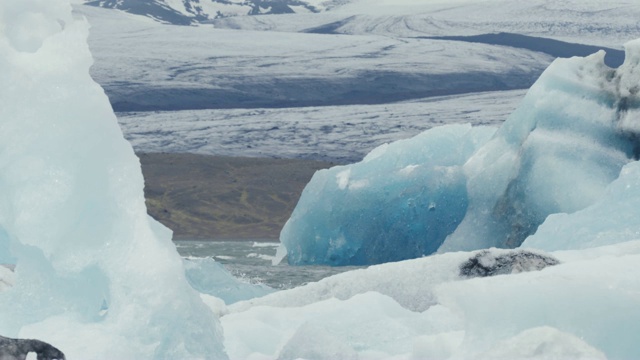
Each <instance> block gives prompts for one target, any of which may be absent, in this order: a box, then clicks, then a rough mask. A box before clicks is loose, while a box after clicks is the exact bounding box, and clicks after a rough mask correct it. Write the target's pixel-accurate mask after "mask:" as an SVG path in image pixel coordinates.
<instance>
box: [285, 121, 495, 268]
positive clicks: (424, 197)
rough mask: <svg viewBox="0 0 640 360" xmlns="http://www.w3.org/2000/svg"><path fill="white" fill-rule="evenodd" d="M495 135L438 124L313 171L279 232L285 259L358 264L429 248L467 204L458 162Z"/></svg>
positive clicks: (430, 250) (448, 230) (418, 253)
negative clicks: (347, 163)
mask: <svg viewBox="0 0 640 360" xmlns="http://www.w3.org/2000/svg"><path fill="white" fill-rule="evenodd" d="M493 132H494V129H493V128H488V127H475V128H474V127H471V126H470V125H449V126H443V127H438V128H434V129H431V130H429V131H426V132H424V133H422V134H421V135H419V136H417V137H414V138H412V139H410V140H401V141H398V142H395V143H392V144H388V145H386V144H385V145H381V146H380V147H378V148H376V149H374V150H373V151H372V152H371V153H369V155H367V156H366V157H365V158H364V159H363V160H362V161H361V162H360V163H357V164H355V165H350V166H338V167H334V168H331V169H328V170H321V171H318V172H316V173H315V175H314V176H313V178H312V180H311V182H310V183H309V184H308V185H307V187H306V188H305V190H304V192H303V194H302V197H301V199H300V201H299V202H298V205H297V206H296V209H295V210H294V212H293V214H292V215H291V218H290V219H289V221H287V223H286V225H285V226H284V228H283V230H282V233H281V236H280V241H281V242H282V244H283V245H284V247H286V249H287V254H288V261H289V263H290V264H298V265H300V264H331V265H362V264H371V263H380V262H388V261H394V260H402V259H407V258H414V257H419V256H422V255H426V254H431V253H433V252H435V251H436V250H437V249H438V247H439V246H440V244H441V243H442V242H443V241H444V239H445V237H446V236H447V235H448V234H450V233H451V232H452V231H453V230H454V229H455V228H456V226H457V225H458V224H459V223H460V221H462V218H463V217H464V214H465V211H466V208H467V204H468V199H467V194H466V182H465V177H464V174H463V172H462V165H463V164H464V163H465V162H466V161H467V159H468V158H469V156H470V155H471V154H472V153H473V152H475V151H476V150H477V148H478V146H480V145H481V144H484V143H485V142H486V141H487V139H488V138H489V137H490V136H491V135H492V134H493Z"/></svg>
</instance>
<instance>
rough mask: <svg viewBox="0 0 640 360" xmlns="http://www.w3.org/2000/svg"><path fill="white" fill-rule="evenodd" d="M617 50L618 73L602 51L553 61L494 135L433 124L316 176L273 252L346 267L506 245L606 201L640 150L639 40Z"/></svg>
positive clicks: (295, 261) (295, 259)
mask: <svg viewBox="0 0 640 360" xmlns="http://www.w3.org/2000/svg"><path fill="white" fill-rule="evenodd" d="M626 55H627V58H626V60H625V62H624V64H623V65H621V66H620V67H619V68H618V69H611V68H609V67H607V66H606V65H605V64H604V62H603V60H604V52H602V51H601V52H598V53H596V54H593V55H591V56H588V57H586V58H578V57H575V58H570V59H557V60H556V61H554V62H553V63H552V64H551V65H550V66H549V68H548V69H547V70H545V72H544V73H543V74H542V75H541V76H540V79H539V80H538V81H537V82H536V83H535V84H534V85H533V86H532V87H531V89H530V90H529V91H528V93H527V95H526V96H525V97H524V99H523V101H522V103H521V104H520V106H519V107H518V108H517V109H516V111H514V112H513V113H512V115H511V116H510V117H509V118H508V119H507V120H506V121H505V123H504V124H503V125H502V126H501V127H500V128H499V129H498V130H497V131H496V132H495V134H493V136H492V137H491V138H489V136H490V135H491V134H492V133H491V131H490V130H488V129H484V128H473V129H469V128H464V127H455V126H454V127H451V126H448V127H442V128H435V129H431V130H427V131H426V132H424V133H422V134H421V135H419V136H417V137H415V138H413V139H409V140H404V141H399V142H394V143H391V144H389V145H387V146H382V147H380V148H378V149H375V150H374V151H372V152H371V153H370V154H369V155H368V156H367V157H366V158H365V159H364V160H363V161H362V162H360V163H357V164H353V165H348V166H342V167H335V168H332V169H329V170H323V171H320V172H318V173H316V175H315V176H314V177H313V179H312V180H311V182H310V183H309V184H308V185H307V188H306V189H305V190H304V192H303V194H302V197H301V199H300V201H299V203H298V205H297V207H296V209H295V210H294V212H293V214H292V216H291V218H290V219H289V221H288V222H287V224H286V226H285V228H284V229H283V231H282V233H281V241H282V244H283V245H282V249H280V252H279V253H280V256H281V257H282V256H283V255H284V254H285V253H286V255H287V256H288V261H289V263H291V264H309V263H316V264H331V265H347V264H373V263H381V262H387V261H396V260H401V259H407V258H414V257H419V256H423V255H428V254H431V253H434V252H436V251H437V252H447V251H459V250H474V249H482V248H488V247H492V246H495V247H506V248H514V247H517V246H520V245H521V244H522V243H523V242H524V241H525V239H526V238H527V237H528V236H530V235H532V234H534V233H535V232H536V230H537V229H538V227H539V226H540V225H541V224H543V223H544V222H545V220H546V219H547V217H548V216H549V215H552V214H573V213H575V212H577V211H579V210H582V209H585V208H587V207H589V206H591V205H594V204H596V203H597V202H598V201H601V202H602V201H604V202H607V200H603V197H606V196H608V195H607V194H608V193H607V187H608V186H609V184H611V183H612V182H613V181H614V180H616V179H617V178H618V176H619V174H620V170H621V169H622V168H623V166H624V165H625V164H627V163H629V162H632V161H634V160H636V159H637V158H638V156H639V155H640V154H639V150H638V149H639V148H640V141H639V140H638V131H639V130H640V126H639V125H638V124H637V122H638V121H637V115H638V111H639V110H638V103H639V101H640V98H639V97H638V95H637V92H638V88H639V87H640V85H638V84H640V70H639V69H640V67H638V62H639V61H640V41H634V42H629V43H627V44H626ZM603 206H604V205H602V206H601V207H600V209H602V207H603ZM554 216H560V217H562V215H554ZM629 217H631V216H629ZM553 218H554V217H553V216H552V217H551V218H550V221H551V220H552V219H553ZM603 221H604V220H601V221H600V222H601V223H602V222H603ZM634 222H635V221H634ZM614 223H615V224H614V225H613V226H614V227H615V226H619V225H620V224H618V223H617V222H614ZM603 226H604V225H603ZM542 228H543V229H544V228H546V227H544V226H543V227H542ZM569 228H570V226H569ZM626 228H628V229H629V230H634V231H635V228H633V229H631V228H630V227H629V226H626ZM532 241H533V240H532ZM536 241H538V242H540V241H546V242H547V243H549V242H552V241H554V240H551V239H550V238H549V237H545V240H536ZM607 243H611V241H610V242H606V241H599V242H593V244H592V246H597V245H604V244H607ZM580 246H588V245H586V242H581V245H580ZM545 248H548V249H562V248H565V247H564V246H563V245H558V247H554V246H552V245H547V246H546V247H545Z"/></svg>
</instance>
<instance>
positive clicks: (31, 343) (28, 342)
mask: <svg viewBox="0 0 640 360" xmlns="http://www.w3.org/2000/svg"><path fill="white" fill-rule="evenodd" d="M30 352H34V353H36V354H37V356H38V357H37V359H38V360H65V356H64V354H63V353H62V351H60V350H58V349H57V348H55V347H53V346H51V345H49V344H47V343H46V342H43V341H40V340H33V339H10V338H6V337H3V336H0V360H25V359H26V358H27V354H28V353H30Z"/></svg>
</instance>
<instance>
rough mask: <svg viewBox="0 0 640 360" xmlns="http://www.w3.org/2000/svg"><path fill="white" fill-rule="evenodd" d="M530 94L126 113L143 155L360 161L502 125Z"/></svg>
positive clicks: (124, 121)
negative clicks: (447, 130) (453, 130)
mask: <svg viewBox="0 0 640 360" xmlns="http://www.w3.org/2000/svg"><path fill="white" fill-rule="evenodd" d="M524 94H525V90H510V91H491V92H483V93H473V94H465V95H451V96H442V97H432V98H427V99H420V100H414V101H407V102H399V103H393V104H384V105H342V106H322V107H300V108H281V109H213V110H183V111H165V112H155V111H154V112H128V113H118V114H117V115H118V121H119V122H120V126H121V127H122V131H123V133H124V136H125V138H126V139H127V140H129V141H130V142H131V144H132V145H133V148H134V150H136V152H189V153H198V154H210V155H227V156H250V157H275V158H303V159H314V160H328V161H335V162H338V163H349V162H357V161H360V160H362V158H364V156H365V155H366V154H367V153H369V152H370V151H371V150H373V149H374V148H376V147H378V146H380V145H382V144H384V143H388V142H392V141H396V140H401V139H406V138H409V137H412V136H415V135H416V134H419V133H421V132H422V131H424V130H427V129H430V128H432V127H435V126H441V125H443V124H466V123H471V124H473V125H491V126H496V127H497V126H499V125H500V124H502V123H503V122H504V120H505V119H506V118H507V116H508V115H509V114H510V113H511V112H513V110H514V109H515V108H516V106H517V104H518V103H519V102H520V101H521V100H522V97H523V96H524Z"/></svg>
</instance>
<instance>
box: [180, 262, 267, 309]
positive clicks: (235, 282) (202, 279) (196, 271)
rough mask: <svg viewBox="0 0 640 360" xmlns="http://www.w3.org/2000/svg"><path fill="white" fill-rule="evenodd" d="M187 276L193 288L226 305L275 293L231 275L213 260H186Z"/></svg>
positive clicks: (265, 287)
mask: <svg viewBox="0 0 640 360" xmlns="http://www.w3.org/2000/svg"><path fill="white" fill-rule="evenodd" d="M184 268H185V274H186V276H187V280H188V281H189V284H190V285H191V287H193V288H194V289H195V290H197V291H198V292H199V293H201V294H208V295H212V296H215V297H217V298H219V299H221V300H223V301H224V302H225V304H226V305H229V304H233V303H235V302H238V301H240V300H249V299H252V298H256V297H261V296H264V295H267V294H270V293H272V292H274V291H275V290H274V289H272V288H270V287H268V286H266V285H263V284H251V283H249V282H244V281H242V280H241V279H238V278H236V277H234V276H233V275H231V273H230V272H229V271H228V270H227V269H225V267H224V266H223V265H222V264H220V263H218V262H216V261H215V260H214V259H212V258H202V259H185V260H184Z"/></svg>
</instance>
